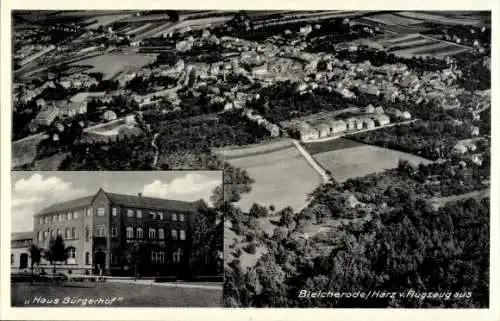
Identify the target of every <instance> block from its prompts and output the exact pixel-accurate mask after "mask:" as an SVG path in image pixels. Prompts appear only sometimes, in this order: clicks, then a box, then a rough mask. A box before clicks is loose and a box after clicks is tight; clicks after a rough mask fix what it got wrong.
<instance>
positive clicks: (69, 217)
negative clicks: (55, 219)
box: [66, 212, 73, 221]
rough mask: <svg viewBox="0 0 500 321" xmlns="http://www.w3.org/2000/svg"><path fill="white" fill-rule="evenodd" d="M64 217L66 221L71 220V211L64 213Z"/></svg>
mask: <svg viewBox="0 0 500 321" xmlns="http://www.w3.org/2000/svg"><path fill="white" fill-rule="evenodd" d="M66 218H67V220H68V221H71V219H72V218H73V213H71V212H68V213H66Z"/></svg>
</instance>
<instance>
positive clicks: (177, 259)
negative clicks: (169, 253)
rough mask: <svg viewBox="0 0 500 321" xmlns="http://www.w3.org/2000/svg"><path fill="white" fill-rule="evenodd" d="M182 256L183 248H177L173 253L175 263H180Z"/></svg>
mask: <svg viewBox="0 0 500 321" xmlns="http://www.w3.org/2000/svg"><path fill="white" fill-rule="evenodd" d="M181 257H182V249H177V251H175V252H174V254H173V260H174V263H180V262H181Z"/></svg>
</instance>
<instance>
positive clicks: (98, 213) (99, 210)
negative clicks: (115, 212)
mask: <svg viewBox="0 0 500 321" xmlns="http://www.w3.org/2000/svg"><path fill="white" fill-rule="evenodd" d="M97 216H104V207H99V208H98V209H97Z"/></svg>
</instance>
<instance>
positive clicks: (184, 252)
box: [34, 189, 207, 276]
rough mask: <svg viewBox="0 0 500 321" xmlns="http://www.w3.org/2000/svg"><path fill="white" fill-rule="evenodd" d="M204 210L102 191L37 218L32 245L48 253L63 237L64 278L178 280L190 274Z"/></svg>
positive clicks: (45, 211) (198, 204)
mask: <svg viewBox="0 0 500 321" xmlns="http://www.w3.org/2000/svg"><path fill="white" fill-rule="evenodd" d="M206 206H207V205H206V204H205V202H204V201H203V200H199V201H194V202H184V201H177V200H168V199H160V198H151V197H145V196H142V195H140V194H139V195H137V196H132V195H122V194H113V193H108V192H105V191H104V190H103V189H99V191H98V192H97V193H96V194H95V195H91V196H87V197H83V198H78V199H74V200H70V201H67V202H62V203H57V204H53V205H51V206H49V207H47V208H45V209H43V210H42V211H40V212H39V213H38V214H36V215H35V222H34V235H35V238H34V243H35V244H36V245H37V246H39V247H40V248H43V249H48V248H49V244H50V240H51V239H55V238H56V237H57V235H60V236H62V238H63V240H64V243H65V247H66V251H67V254H68V256H67V260H66V262H64V263H63V264H59V265H57V268H58V269H62V270H63V271H64V270H67V271H65V272H66V273H78V274H79V273H87V272H88V273H90V272H92V271H96V270H97V269H99V268H101V269H102V270H103V271H104V273H106V274H111V275H132V274H139V275H143V276H144V275H179V274H182V272H185V271H187V270H188V269H187V268H188V261H189V259H188V258H189V255H190V250H191V248H190V247H191V244H192V243H191V240H192V234H191V233H192V230H193V224H195V219H196V216H197V215H199V213H200V211H201V210H203V209H206ZM44 265H46V266H47V267H48V268H50V269H52V267H51V266H50V264H49V262H44V260H42V262H41V264H40V267H43V266H44ZM69 270H71V272H69Z"/></svg>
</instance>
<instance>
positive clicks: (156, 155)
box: [151, 133, 160, 168]
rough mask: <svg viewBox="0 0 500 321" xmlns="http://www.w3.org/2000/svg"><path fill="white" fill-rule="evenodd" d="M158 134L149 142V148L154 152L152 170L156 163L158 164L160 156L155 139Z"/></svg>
mask: <svg viewBox="0 0 500 321" xmlns="http://www.w3.org/2000/svg"><path fill="white" fill-rule="evenodd" d="M158 135H159V133H155V134H154V135H153V140H151V146H152V147H153V149H154V150H155V157H154V159H153V164H152V166H153V168H154V167H156V163H158V155H159V154H160V150H159V149H158V146H156V138H158Z"/></svg>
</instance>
